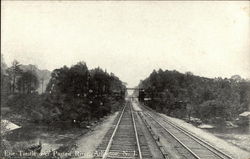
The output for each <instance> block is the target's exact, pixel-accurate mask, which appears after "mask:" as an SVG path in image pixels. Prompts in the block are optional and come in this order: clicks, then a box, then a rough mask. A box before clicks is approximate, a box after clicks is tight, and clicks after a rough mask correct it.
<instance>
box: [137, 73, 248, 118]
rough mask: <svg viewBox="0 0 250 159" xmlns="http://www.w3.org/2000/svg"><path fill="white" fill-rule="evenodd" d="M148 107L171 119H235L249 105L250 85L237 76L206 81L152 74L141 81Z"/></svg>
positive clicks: (168, 74)
mask: <svg viewBox="0 0 250 159" xmlns="http://www.w3.org/2000/svg"><path fill="white" fill-rule="evenodd" d="M139 87H140V88H143V89H144V90H145V95H146V97H148V98H149V100H148V101H145V102H146V104H147V105H148V106H150V107H151V108H153V109H156V110H158V111H161V112H164V113H166V114H168V115H171V116H176V117H180V118H186V117H189V118H190V117H191V116H192V117H197V118H200V119H201V120H202V121H203V122H207V123H212V122H215V121H218V120H222V121H227V120H234V119H236V118H237V117H238V116H239V114H240V113H242V112H244V111H247V110H248V108H249V106H250V82H249V81H247V80H244V79H242V78H241V77H240V76H239V75H234V76H232V77H231V78H230V79H227V78H225V79H222V78H220V77H219V78H213V79H212V78H205V77H199V76H195V75H193V74H192V73H191V72H187V73H185V74H183V73H179V72H177V71H168V70H166V71H163V70H161V69H159V70H158V71H155V70H154V71H153V72H152V73H151V74H150V76H149V77H148V78H146V79H145V80H143V81H141V82H140V84H139Z"/></svg>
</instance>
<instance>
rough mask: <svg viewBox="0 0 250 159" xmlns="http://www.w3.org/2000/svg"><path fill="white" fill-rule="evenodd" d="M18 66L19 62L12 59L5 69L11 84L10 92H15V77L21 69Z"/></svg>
mask: <svg viewBox="0 0 250 159" xmlns="http://www.w3.org/2000/svg"><path fill="white" fill-rule="evenodd" d="M20 66H21V64H20V63H19V62H18V61H17V60H14V61H13V62H12V65H11V67H10V68H8V69H7V70H6V72H7V74H8V75H9V77H10V78H11V83H12V84H11V90H12V93H15V90H16V79H17V77H18V76H19V75H20V74H21V73H22V70H21V68H20Z"/></svg>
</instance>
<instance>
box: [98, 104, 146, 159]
mask: <svg viewBox="0 0 250 159" xmlns="http://www.w3.org/2000/svg"><path fill="white" fill-rule="evenodd" d="M134 115H135V114H134V112H133V111H132V108H131V103H130V102H127V103H126V105H125V106H124V108H123V110H122V112H121V113H120V115H119V118H117V119H116V121H115V123H116V124H115V125H114V126H113V127H112V128H111V129H110V130H109V131H108V132H107V133H106V135H105V137H104V139H103V141H102V143H101V144H100V145H99V146H98V148H97V152H100V153H101V155H98V156H96V157H95V158H102V159H107V158H124V159H125V158H126V159H129V158H134V159H142V158H143V159H144V158H145V159H146V158H148V159H149V158H151V154H150V153H149V149H148V147H147V145H146V144H145V142H146V140H145V139H144V140H143V141H142V139H143V136H142V135H143V134H142V132H141V130H140V127H139V126H138V125H136V120H135V117H134Z"/></svg>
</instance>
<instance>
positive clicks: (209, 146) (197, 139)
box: [160, 116, 232, 159]
mask: <svg viewBox="0 0 250 159" xmlns="http://www.w3.org/2000/svg"><path fill="white" fill-rule="evenodd" d="M160 117H161V116H160ZM161 118H163V117H161ZM163 121H165V122H167V123H169V124H170V125H172V126H173V127H175V128H176V129H178V130H180V131H181V132H183V133H184V134H186V135H187V136H189V137H191V138H192V139H193V140H195V141H197V142H198V143H200V144H201V145H202V146H204V147H206V148H207V149H209V150H210V151H211V152H213V153H215V154H216V155H217V156H218V157H220V158H222V159H225V157H223V156H221V154H222V155H224V156H226V157H227V158H229V159H232V157H231V156H229V155H228V154H226V153H224V152H222V151H221V150H219V149H217V148H215V147H214V146H212V145H211V144H209V143H208V142H206V141H204V140H203V139H201V138H199V137H197V136H195V135H193V134H192V133H191V132H190V131H188V130H185V129H183V128H181V127H180V126H177V125H176V124H174V123H173V122H171V121H168V120H166V119H165V118H163ZM218 152H219V153H221V154H218Z"/></svg>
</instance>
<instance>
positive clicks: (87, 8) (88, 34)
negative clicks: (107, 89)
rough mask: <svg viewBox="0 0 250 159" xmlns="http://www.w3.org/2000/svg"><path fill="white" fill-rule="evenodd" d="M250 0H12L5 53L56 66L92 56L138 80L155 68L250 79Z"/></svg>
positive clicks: (6, 15) (5, 20)
mask: <svg viewBox="0 0 250 159" xmlns="http://www.w3.org/2000/svg"><path fill="white" fill-rule="evenodd" d="M249 6H250V2H249V1H245V2H243V1H241V2H230V1H228V2H225V1H222V2H214V1H206V2H198V1H191V2H170V1H166V2H162V1H158V2H156V1H152V2H150V1H144V2H133V1H130V2H128V1H123V2H118V1H113V2H109V1H106V2H104V1H101V2H97V1H93V2H90V1H86V2H80V1H74V2H69V1H68V2H67V1H60V2H49V1H44V2H41V1H40V2H35V1H4V2H2V18H1V19H2V21H1V23H2V24H1V25H2V27H1V28H2V30H1V33H2V35H1V38H2V39H1V44H2V45H1V46H2V47H1V53H2V54H3V55H4V60H5V62H6V63H7V64H8V65H10V63H11V61H13V59H17V60H18V61H20V62H21V63H22V64H35V65H37V66H38V67H39V68H41V69H49V70H51V71H52V70H53V69H55V68H59V67H61V66H63V65H67V66H71V65H72V64H76V63H77V62H78V61H85V62H86V63H87V65H88V67H89V68H94V67H97V66H100V67H102V68H103V69H105V68H106V69H107V71H108V72H113V73H115V74H116V75H117V76H119V77H120V79H121V80H123V81H124V82H127V83H128V85H129V86H136V85H137V84H138V82H139V80H140V79H144V78H145V77H147V76H148V75H149V74H150V73H151V72H152V70H153V69H156V70H157V69H159V68H162V69H163V70H165V69H168V70H174V69H175V70H177V71H180V72H183V73H184V72H186V71H191V72H193V73H194V74H196V75H200V76H206V77H218V76H221V77H231V76H232V75H235V74H239V75H240V76H242V77H244V78H249V77H250V29H249V28H250V9H249Z"/></svg>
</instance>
